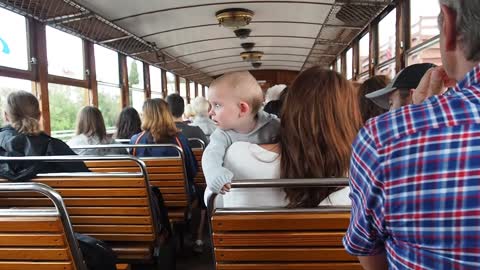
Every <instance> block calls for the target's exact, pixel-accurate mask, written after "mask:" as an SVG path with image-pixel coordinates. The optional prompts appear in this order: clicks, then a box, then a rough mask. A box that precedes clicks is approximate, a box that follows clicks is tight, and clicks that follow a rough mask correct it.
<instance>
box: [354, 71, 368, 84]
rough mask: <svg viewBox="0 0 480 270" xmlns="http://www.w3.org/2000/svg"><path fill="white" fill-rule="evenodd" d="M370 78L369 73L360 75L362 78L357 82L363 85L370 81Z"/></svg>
mask: <svg viewBox="0 0 480 270" xmlns="http://www.w3.org/2000/svg"><path fill="white" fill-rule="evenodd" d="M368 77H369V75H368V73H365V74H362V75H360V78H358V80H357V81H358V82H359V83H363V82H364V81H366V80H368Z"/></svg>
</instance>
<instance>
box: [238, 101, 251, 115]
mask: <svg viewBox="0 0 480 270" xmlns="http://www.w3.org/2000/svg"><path fill="white" fill-rule="evenodd" d="M238 106H239V107H240V116H245V115H247V114H250V112H251V111H252V109H251V108H250V105H248V103H246V102H243V101H240V103H239V104H238Z"/></svg>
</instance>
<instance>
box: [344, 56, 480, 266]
mask: <svg viewBox="0 0 480 270" xmlns="http://www.w3.org/2000/svg"><path fill="white" fill-rule="evenodd" d="M350 188H351V194H350V198H351V199H352V215H351V220H350V227H349V229H348V231H347V234H346V235H345V237H344V239H343V242H344V246H345V248H346V250H347V251H348V252H349V253H351V254H352V255H356V256H369V255H375V254H377V253H380V252H382V251H384V250H386V252H387V257H388V263H389V266H390V269H436V270H441V269H480V65H478V66H476V67H475V68H474V69H473V70H472V71H471V72H470V73H468V74H467V76H466V77H465V79H464V80H463V81H462V82H461V83H459V84H458V85H457V86H456V88H455V89H450V90H449V91H448V92H447V93H445V94H444V95H440V96H434V97H431V98H429V99H428V100H426V101H425V102H424V103H422V104H421V105H409V106H405V107H403V108H401V109H398V110H396V111H393V112H390V113H386V114H384V115H381V116H379V117H376V118H374V119H371V120H370V121H369V122H368V123H367V124H366V126H365V127H364V128H363V129H362V130H361V131H360V133H359V134H358V136H357V139H356V140H355V142H354V144H353V153H352V159H351V166H350Z"/></svg>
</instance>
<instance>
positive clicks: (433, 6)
mask: <svg viewBox="0 0 480 270" xmlns="http://www.w3.org/2000/svg"><path fill="white" fill-rule="evenodd" d="M410 2H411V4H410V5H411V7H410V27H411V28H410V29H411V30H410V31H411V40H412V45H411V46H412V47H415V46H416V45H418V44H421V43H423V42H425V41H426V40H429V39H431V38H432V37H434V36H437V35H438V34H440V31H439V29H438V24H437V17H438V14H439V13H440V4H439V3H438V0H423V1H410Z"/></svg>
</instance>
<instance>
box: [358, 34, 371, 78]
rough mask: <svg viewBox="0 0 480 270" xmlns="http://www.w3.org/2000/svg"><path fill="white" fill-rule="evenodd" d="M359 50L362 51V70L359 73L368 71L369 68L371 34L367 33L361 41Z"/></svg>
mask: <svg viewBox="0 0 480 270" xmlns="http://www.w3.org/2000/svg"><path fill="white" fill-rule="evenodd" d="M359 52H360V67H359V68H360V70H359V73H360V74H362V73H364V72H368V69H369V64H370V63H369V57H370V35H369V33H366V34H365V35H364V36H363V37H362V38H361V39H360V43H359Z"/></svg>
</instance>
